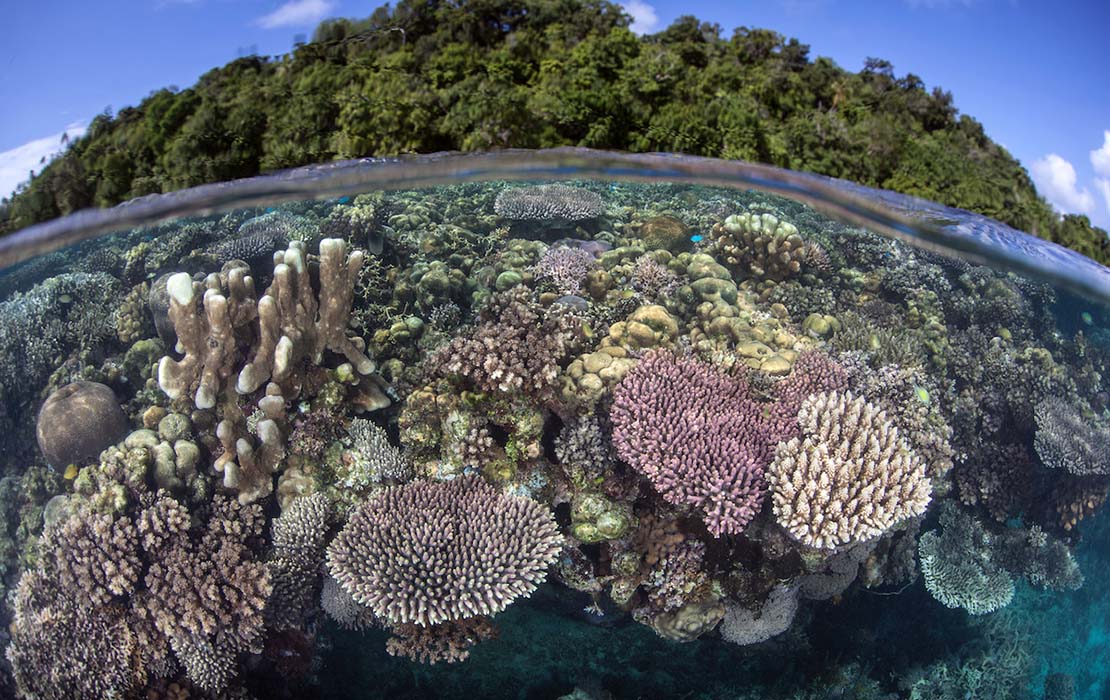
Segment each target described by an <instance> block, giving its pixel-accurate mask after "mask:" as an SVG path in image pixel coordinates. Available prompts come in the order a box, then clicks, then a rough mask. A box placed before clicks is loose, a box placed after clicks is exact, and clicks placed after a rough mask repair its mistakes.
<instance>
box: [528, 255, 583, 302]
mask: <svg viewBox="0 0 1110 700" xmlns="http://www.w3.org/2000/svg"><path fill="white" fill-rule="evenodd" d="M593 266H594V256H593V254H592V253H590V252H589V251H588V250H583V249H581V248H570V247H567V246H551V247H550V248H548V249H547V250H546V251H544V254H543V255H542V256H540V259H539V260H537V261H536V265H535V267H534V268H533V269H534V271H535V274H536V279H537V280H539V281H541V282H546V283H548V284H550V285H551V286H552V287H554V288H555V291H557V292H558V293H559V294H564V295H566V294H578V293H579V292H580V291H582V283H583V282H584V281H585V280H586V273H587V272H589V271H590V268H591V267H593Z"/></svg>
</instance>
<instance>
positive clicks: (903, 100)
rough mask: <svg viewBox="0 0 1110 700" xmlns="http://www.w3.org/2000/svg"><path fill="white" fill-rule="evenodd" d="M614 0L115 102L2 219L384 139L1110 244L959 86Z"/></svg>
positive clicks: (338, 43)
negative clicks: (655, 164) (841, 198)
mask: <svg viewBox="0 0 1110 700" xmlns="http://www.w3.org/2000/svg"><path fill="white" fill-rule="evenodd" d="M629 21H630V20H629V18H628V16H626V15H624V14H623V13H622V12H621V11H620V8H619V7H617V6H616V5H614V4H612V3H610V2H607V1H606V0H401V2H400V3H398V4H397V5H396V6H395V7H390V6H386V7H381V8H378V9H377V10H376V11H375V12H374V13H373V14H372V15H371V16H370V17H369V18H367V19H364V20H357V21H356V20H348V19H334V20H328V21H326V22H324V23H323V24H321V25H320V26H319V27H317V29H316V31H315V33H314V35H313V38H312V41H311V42H309V43H307V44H304V45H301V46H299V47H298V48H297V49H296V50H294V51H293V52H292V53H291V54H288V55H285V56H282V57H279V58H274V59H267V58H262V57H258V56H251V57H247V58H241V59H238V60H236V61H233V62H231V63H229V64H227V65H226V66H223V67H221V68H217V69H214V70H212V71H209V72H208V73H206V74H205V75H203V76H202V77H201V78H200V80H199V81H198V82H197V84H196V85H194V86H192V87H190V88H187V89H184V90H177V89H173V88H170V89H164V90H159V91H157V92H155V93H153V94H151V95H150V96H149V97H147V98H146V99H145V100H143V102H142V103H141V104H140V105H138V106H137V107H127V108H125V109H122V110H120V111H119V112H118V113H117V114H115V115H114V116H113V115H111V114H110V113H105V114H103V115H101V116H99V117H97V118H96V119H95V120H94V121H93V123H92V125H91V126H90V128H89V130H88V133H87V134H86V135H85V136H84V137H82V138H81V139H79V140H78V141H77V142H76V143H74V144H73V145H72V146H71V147H70V149H69V150H68V151H67V152H66V153H65V155H63V156H61V157H59V158H58V159H56V160H55V161H54V162H53V163H51V164H50V165H49V166H47V167H46V168H45V169H44V170H43V172H42V173H40V174H39V175H38V176H36V177H35V178H34V179H33V180H32V181H31V183H30V184H29V185H28V186H26V187H24V188H23V189H22V190H21V191H20V192H19V193H17V194H16V195H15V196H14V197H13V198H12V199H11V200H10V201H6V202H5V203H4V205H3V206H2V207H0V233H5V232H9V231H12V230H14V229H17V228H20V227H23V226H26V225H28V224H31V223H35V222H38V221H44V220H46V219H49V218H52V217H56V216H59V215H62V214H66V213H69V212H71V211H74V210H76V209H81V208H84V207H90V206H108V205H112V204H116V203H118V202H120V201H122V200H125V199H127V198H130V197H135V196H139V195H144V194H150V193H152V192H167V191H170V190H174V189H179V188H183V187H190V186H193V185H199V184H202V183H206V182H213V181H219V180H227V179H231V178H238V177H245V176H250V175H254V174H257V173H259V172H265V171H269V170H275V169H279V168H286V167H291V166H295V165H302V164H306V163H313V162H320V161H327V160H332V159H337V158H352V157H357V156H370V155H394V154H399V153H412V152H417V153H419V152H432V151H441V150H474V149H491V148H501V147H508V146H513V147H527V148H540V147H553V146H590V147H595V148H609V149H619V150H626V151H633V152H642V151H674V152H681V153H690V154H697V155H707V156H719V157H723V158H742V159H745V160H750V161H758V162H763V163H770V164H773V165H777V166H781V167H785V168H792V169H795V170H806V171H812V172H817V173H821V174H825V175H831V176H834V177H840V178H846V179H849V180H854V181H856V182H860V183H863V184H866V185H871V186H875V187H884V188H889V189H893V190H897V191H900V192H906V193H909V194H914V195H919V196H922V197H927V198H929V199H933V200H936V201H938V202H941V203H944V204H948V205H952V206H956V207H962V208H965V209H969V210H972V211H977V212H981V213H983V214H986V215H988V216H992V217H995V218H997V219H1000V220H1001V221H1004V222H1006V223H1008V224H1011V225H1012V226H1015V227H1017V228H1020V229H1023V230H1025V231H1029V232H1031V233H1034V234H1036V235H1039V236H1042V237H1045V238H1049V239H1052V240H1057V241H1059V242H1061V243H1064V244H1066V245H1068V246H1070V247H1073V248H1075V249H1077V250H1080V251H1081V252H1084V253H1086V254H1087V255H1091V256H1092V257H1094V258H1095V259H1097V260H1099V261H1100V262H1103V263H1110V251H1108V250H1107V248H1108V246H1107V242H1106V240H1105V237H1106V236H1105V232H1103V231H1101V230H1100V229H1097V228H1093V227H1092V226H1091V225H1090V222H1089V221H1088V220H1087V219H1086V218H1085V217H1066V218H1064V219H1063V220H1059V219H1058V218H1057V217H1056V216H1055V215H1054V214H1053V212H1052V210H1051V208H1050V207H1049V205H1048V204H1047V203H1046V202H1045V201H1044V200H1043V199H1042V198H1040V197H1039V196H1038V195H1037V193H1036V190H1035V189H1034V187H1033V184H1032V182H1031V181H1030V179H1029V176H1028V174H1027V173H1026V171H1025V170H1024V168H1022V167H1021V165H1020V163H1018V162H1017V161H1016V160H1015V159H1014V158H1013V157H1012V156H1011V155H1010V154H1009V153H1007V152H1006V150H1005V149H1003V148H1002V147H1001V146H999V145H998V144H996V143H994V142H993V141H991V140H990V139H989V138H988V137H987V136H986V134H985V133H984V132H983V128H982V126H981V125H980V124H979V123H978V122H976V121H975V120H974V119H972V118H971V117H968V116H966V115H959V114H958V113H957V110H956V108H955V107H954V106H953V102H952V96H951V94H949V93H947V92H944V91H942V90H940V89H939V88H934V89H933V90H932V91H931V92H930V91H928V90H926V89H925V86H924V84H923V83H922V81H921V79H920V78H918V77H917V76H915V75H913V74H907V75H905V76H903V77H897V76H895V74H894V70H893V67H892V66H891V65H890V63H888V62H886V61H883V60H881V59H869V60H868V61H867V62H866V64H865V66H864V68H863V70H861V71H860V72H859V73H852V72H849V71H846V70H844V69H842V68H839V67H838V66H836V64H834V63H833V62H832V61H830V60H828V59H826V58H817V59H813V60H811V59H810V57H809V47H808V46H806V45H804V44H801V43H799V42H798V41H797V40H795V39H787V38H785V37H783V36H781V35H779V34H777V33H775V32H772V31H768V30H765V29H751V28H747V27H740V28H738V29H736V30H735V31H734V32H733V33H732V35H731V36H730V37H725V36H723V35H722V30H721V28H720V27H719V26H717V25H715V24H709V23H705V22H701V21H699V20H697V19H696V18H694V17H681V18H679V19H678V20H676V21H675V22H674V24H672V25H671V26H670V27H668V28H666V29H665V30H663V31H661V32H659V33H657V34H653V35H649V36H643V37H637V36H635V35H634V34H632V32H631V31H630V30H629Z"/></svg>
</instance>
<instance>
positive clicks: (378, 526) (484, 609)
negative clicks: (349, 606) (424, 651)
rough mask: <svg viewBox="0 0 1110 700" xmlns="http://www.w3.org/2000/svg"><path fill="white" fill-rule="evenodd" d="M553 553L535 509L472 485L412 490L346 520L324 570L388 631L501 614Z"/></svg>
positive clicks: (553, 536) (420, 485)
mask: <svg viewBox="0 0 1110 700" xmlns="http://www.w3.org/2000/svg"><path fill="white" fill-rule="evenodd" d="M560 546H561V538H560V537H559V535H558V533H557V531H556V529H555V523H554V521H553V520H552V519H551V517H550V515H548V514H547V513H545V512H544V511H543V509H542V508H541V507H540V506H539V504H537V503H535V502H534V501H531V500H529V499H526V498H523V497H512V496H503V495H501V494H499V493H498V492H497V490H496V489H495V488H493V487H491V486H489V485H487V484H485V483H483V482H481V481H480V480H476V479H474V478H463V479H456V480H454V481H450V482H441V483H436V482H413V483H411V484H406V485H404V486H394V487H390V488H388V489H385V490H384V491H382V492H380V493H379V494H377V495H375V496H373V497H372V498H371V499H370V500H369V501H367V502H366V503H365V504H363V505H362V506H361V507H360V508H359V509H358V510H357V511H356V512H355V513H353V514H352V515H351V518H350V520H349V521H348V523H347V525H346V526H345V527H344V528H343V530H342V531H341V532H340V533H339V536H338V537H336V539H335V540H334V541H333V542H332V543H331V545H330V546H329V547H328V568H329V570H330V571H331V573H332V575H333V576H335V578H336V580H337V581H338V582H339V583H340V585H341V586H343V588H344V590H346V591H347V592H348V593H349V594H350V595H351V597H352V598H354V599H355V601H356V602H358V603H359V604H360V605H364V606H366V607H368V608H370V609H371V610H373V611H374V613H375V614H376V615H377V616H378V617H380V618H382V619H383V620H385V621H387V622H389V623H390V624H410V623H412V624H418V625H422V626H430V625H436V624H439V623H442V622H448V621H455V620H463V619H466V618H469V617H473V616H475V615H492V614H494V613H497V612H499V611H501V610H503V609H504V608H505V607H506V606H508V605H509V604H510V603H511V602H512V601H513V600H514V599H516V598H518V597H521V596H524V595H527V594H528V593H530V592H531V591H532V590H534V589H535V587H536V585H538V583H539V582H540V581H541V580H542V579H543V575H544V572H545V570H546V568H547V566H548V564H550V563H551V562H552V561H553V560H554V558H555V555H556V554H557V553H558V551H559V547H560ZM402 553H403V554H402Z"/></svg>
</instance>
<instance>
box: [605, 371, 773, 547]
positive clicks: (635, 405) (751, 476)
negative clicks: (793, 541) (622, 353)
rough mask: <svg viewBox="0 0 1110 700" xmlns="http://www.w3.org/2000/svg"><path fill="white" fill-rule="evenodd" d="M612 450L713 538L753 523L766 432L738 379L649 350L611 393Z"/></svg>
mask: <svg viewBox="0 0 1110 700" xmlns="http://www.w3.org/2000/svg"><path fill="white" fill-rule="evenodd" d="M610 415H611V418H612V421H613V444H614V445H615V446H616V449H617V454H618V455H619V456H620V458H621V459H623V460H624V461H626V462H628V463H629V464H630V465H632V466H633V467H634V468H635V469H636V470H637V471H639V472H640V473H641V474H643V475H644V476H646V477H647V478H648V480H649V481H651V483H652V485H653V486H654V487H655V489H656V490H657V491H658V492H659V493H660V495H662V496H663V498H664V499H665V500H666V501H668V502H670V503H674V504H676V505H688V506H692V507H694V508H697V509H698V510H699V511H701V513H702V515H703V517H704V519H705V524H706V527H707V528H708V529H709V531H710V533H712V534H713V536H715V537H720V536H721V535H722V534H736V533H739V532H741V531H742V530H743V529H744V527H745V526H747V524H748V523H749V522H750V521H751V519H752V518H753V517H755V515H756V513H758V512H759V509H760V501H761V500H762V498H763V495H764V493H765V490H766V487H765V484H764V479H763V470H764V468H765V466H766V464H767V463H768V462H769V461H770V457H771V442H770V436H771V431H770V428H769V424H768V423H767V421H766V420H765V418H764V416H763V411H762V407H761V405H760V404H759V403H758V402H756V401H755V400H754V399H753V398H752V396H751V393H750V390H749V387H748V384H747V382H746V381H744V380H743V379H739V378H736V377H731V376H728V375H725V374H723V373H721V372H720V371H719V370H717V369H715V368H713V367H712V366H710V365H707V364H704V363H701V362H698V361H697V360H693V359H689V358H684V357H679V356H677V355H675V354H674V353H671V352H668V351H664V350H657V351H652V352H648V353H647V354H645V355H644V358H643V359H642V360H641V361H640V362H639V364H637V365H636V366H635V367H634V368H633V369H632V370H631V371H630V372H629V373H628V375H627V376H625V378H624V379H623V380H622V381H621V383H620V385H618V386H617V389H616V390H615V391H614V392H613V407H612V409H611V414H610Z"/></svg>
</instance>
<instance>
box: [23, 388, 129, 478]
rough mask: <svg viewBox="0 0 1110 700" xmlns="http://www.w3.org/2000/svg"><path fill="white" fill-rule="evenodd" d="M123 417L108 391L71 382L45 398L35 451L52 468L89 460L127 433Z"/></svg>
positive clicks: (121, 410) (37, 426)
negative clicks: (42, 456) (37, 448)
mask: <svg viewBox="0 0 1110 700" xmlns="http://www.w3.org/2000/svg"><path fill="white" fill-rule="evenodd" d="M127 428H128V425H127V416H126V415H124V413H123V409H121V408H120V406H119V401H117V400H116V395H115V394H113V393H112V390H111V389H109V388H108V387H106V386H104V385H103V384H97V383H96V382H84V381H81V382H73V383H72V384H67V385H65V386H63V387H62V388H61V389H58V390H57V391H55V392H54V393H52V394H50V396H48V397H47V399H46V402H45V403H44V404H43V405H42V408H41V409H40V410H39V417H38V423H37V425H36V431H37V435H38V441H39V449H41V450H42V453H43V454H44V455H46V459H47V460H48V461H49V462H50V463H51V464H54V465H59V466H64V465H66V464H70V463H72V462H78V461H80V460H83V459H91V458H93V457H96V456H97V455H98V454H100V451H101V450H103V449H105V448H106V447H110V446H111V445H114V444H115V443H116V441H117V440H119V439H121V438H122V437H123V436H124V435H125V434H126V433H127Z"/></svg>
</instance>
